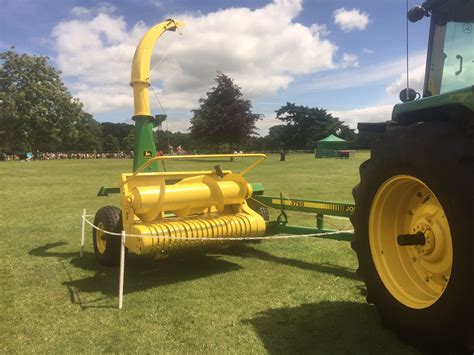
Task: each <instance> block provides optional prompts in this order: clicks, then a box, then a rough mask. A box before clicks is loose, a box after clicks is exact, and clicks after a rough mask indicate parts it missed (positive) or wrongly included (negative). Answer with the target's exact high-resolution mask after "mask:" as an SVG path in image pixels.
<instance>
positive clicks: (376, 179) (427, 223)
mask: <svg viewBox="0 0 474 355" xmlns="http://www.w3.org/2000/svg"><path fill="white" fill-rule="evenodd" d="M473 181H474V139H473V137H472V136H470V135H469V134H468V133H466V130H463V129H462V127H461V128H460V127H458V126H456V125H455V124H452V123H445V122H442V123H424V124H415V125H412V126H408V127H404V128H399V129H397V130H396V131H393V132H389V133H387V134H386V135H385V137H384V139H383V142H382V143H380V144H378V145H377V146H376V147H374V149H373V150H372V155H371V158H370V159H369V160H368V161H366V162H365V163H363V164H362V165H361V167H360V184H359V185H357V186H356V187H355V188H354V190H353V195H354V199H355V203H356V208H355V212H354V214H353V215H352V217H351V220H352V223H353V225H354V231H355V237H354V241H353V242H352V248H353V249H354V250H355V252H356V253H357V257H358V261H359V269H358V270H357V274H358V275H359V276H360V277H361V278H362V279H363V281H364V282H365V284H366V287H367V301H368V302H369V303H373V304H375V306H376V307H377V309H378V311H379V313H380V316H381V320H382V324H384V325H385V326H387V327H389V328H391V329H393V330H395V331H396V332H397V333H398V334H399V335H401V336H402V337H403V338H405V339H410V340H413V341H415V342H416V341H420V343H423V344H426V343H427V342H431V341H433V342H434V343H439V342H443V341H452V340H456V341H458V340H461V339H462V340H465V338H466V336H467V333H468V332H469V329H470V327H472V326H473V323H474V322H473V320H474V273H473V270H474V257H473V255H474V238H473V231H474V218H473V217H474V215H473V206H474V183H473ZM419 232H422V233H424V236H425V242H424V243H425V244H418V245H410V246H400V245H399V242H397V236H398V235H402V234H403V235H406V234H410V235H414V234H416V233H419ZM428 241H429V242H430V244H429V243H428ZM443 279H444V281H443Z"/></svg>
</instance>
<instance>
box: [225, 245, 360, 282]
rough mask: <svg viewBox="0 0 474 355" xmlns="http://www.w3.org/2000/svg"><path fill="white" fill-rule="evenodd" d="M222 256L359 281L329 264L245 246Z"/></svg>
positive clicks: (341, 268)
mask: <svg viewBox="0 0 474 355" xmlns="http://www.w3.org/2000/svg"><path fill="white" fill-rule="evenodd" d="M222 254H226V255H232V256H240V257H253V258H257V259H260V260H264V261H268V262H272V263H277V264H283V265H288V266H293V267H297V268H299V269H302V270H308V271H316V272H320V273H325V274H331V275H334V276H338V277H344V278H347V279H351V280H359V277H358V276H357V274H356V273H355V271H353V270H351V269H348V268H344V267H341V266H337V265H332V264H329V263H317V264H316V263H308V262H306V261H302V260H298V259H290V258H285V257H282V256H276V255H272V254H270V253H268V252H266V251H263V250H259V249H255V248H253V247H251V246H249V245H246V244H240V245H235V246H233V247H232V248H229V249H227V250H225V251H223V252H222Z"/></svg>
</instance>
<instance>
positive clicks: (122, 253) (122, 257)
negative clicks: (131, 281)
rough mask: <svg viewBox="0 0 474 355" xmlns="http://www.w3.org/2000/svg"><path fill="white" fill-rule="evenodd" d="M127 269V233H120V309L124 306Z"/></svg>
mask: <svg viewBox="0 0 474 355" xmlns="http://www.w3.org/2000/svg"><path fill="white" fill-rule="evenodd" d="M124 269H125V231H122V232H121V233H120V278H119V301H118V308H119V309H122V306H123V279H124Z"/></svg>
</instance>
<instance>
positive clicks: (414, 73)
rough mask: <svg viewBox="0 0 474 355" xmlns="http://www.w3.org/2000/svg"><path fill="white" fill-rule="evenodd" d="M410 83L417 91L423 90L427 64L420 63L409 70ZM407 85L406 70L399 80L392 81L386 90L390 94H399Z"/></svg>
mask: <svg viewBox="0 0 474 355" xmlns="http://www.w3.org/2000/svg"><path fill="white" fill-rule="evenodd" d="M408 73H409V85H410V88H412V89H415V91H417V92H419V93H422V92H423V81H424V78H425V65H419V66H417V67H416V68H415V69H412V70H410V71H409V72H408ZM406 87H407V73H406V71H405V72H404V73H402V74H400V76H399V77H398V79H397V80H395V81H393V82H392V83H390V84H389V85H388V86H387V87H386V89H385V91H386V92H387V94H389V95H398V94H399V93H400V91H402V90H403V89H405V88H406Z"/></svg>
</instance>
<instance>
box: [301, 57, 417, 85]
mask: <svg viewBox="0 0 474 355" xmlns="http://www.w3.org/2000/svg"><path fill="white" fill-rule="evenodd" d="M425 58H426V54H425V53H424V52H423V53H422V52H418V53H416V54H414V55H412V56H411V57H410V63H412V66H415V67H418V66H420V65H422V63H424V61H425ZM405 68H406V58H405V57H400V58H396V59H393V60H390V61H387V62H382V63H378V64H375V65H370V66H366V67H360V68H353V69H348V70H345V71H340V72H330V73H323V74H321V75H318V77H317V78H316V79H315V80H314V81H313V82H312V83H311V84H309V85H306V87H305V88H304V89H305V90H314V89H331V90H334V89H347V88H352V87H360V86H365V85H369V84H385V85H388V83H390V82H391V81H393V80H395V79H396V78H399V77H400V75H401V74H400V73H403V72H404V69H405Z"/></svg>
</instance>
